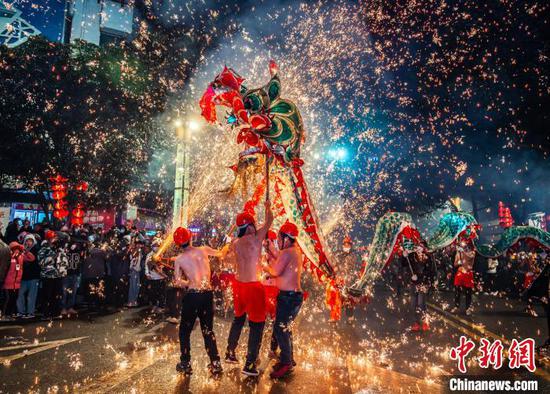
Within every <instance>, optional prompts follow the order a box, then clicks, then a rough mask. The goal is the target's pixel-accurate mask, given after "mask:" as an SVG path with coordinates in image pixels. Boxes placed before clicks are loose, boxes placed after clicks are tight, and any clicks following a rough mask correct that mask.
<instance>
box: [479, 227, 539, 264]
mask: <svg viewBox="0 0 550 394" xmlns="http://www.w3.org/2000/svg"><path fill="white" fill-rule="evenodd" d="M522 240H524V241H526V242H528V243H529V244H530V245H531V246H533V247H536V248H542V249H547V250H548V249H550V233H548V232H546V231H544V230H542V229H540V228H536V227H531V226H512V227H508V228H507V229H505V230H504V231H503V232H502V234H501V236H500V239H499V240H498V242H497V243H496V244H494V245H480V244H478V243H477V242H476V244H475V246H476V249H477V251H478V253H479V254H481V255H482V256H484V257H492V258H496V257H499V256H502V255H503V254H505V253H506V251H508V249H510V248H512V247H513V246H514V245H516V244H517V243H518V242H519V241H522Z"/></svg>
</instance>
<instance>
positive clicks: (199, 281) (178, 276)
mask: <svg viewBox="0 0 550 394" xmlns="http://www.w3.org/2000/svg"><path fill="white" fill-rule="evenodd" d="M219 253H220V252H219V251H217V250H215V249H212V248H210V247H207V246H202V247H194V246H188V247H187V248H186V249H185V250H184V251H183V253H181V254H180V255H179V256H178V257H177V258H176V261H175V263H174V270H175V272H174V275H175V282H176V285H177V286H179V287H188V288H190V289H196V290H210V289H211V285H210V261H209V259H208V256H218V255H219ZM184 276H185V278H186V279H185V278H184Z"/></svg>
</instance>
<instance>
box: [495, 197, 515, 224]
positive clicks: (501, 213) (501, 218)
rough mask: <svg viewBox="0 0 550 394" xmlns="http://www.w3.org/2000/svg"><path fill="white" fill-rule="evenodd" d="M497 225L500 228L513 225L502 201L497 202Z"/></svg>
mask: <svg viewBox="0 0 550 394" xmlns="http://www.w3.org/2000/svg"><path fill="white" fill-rule="evenodd" d="M498 224H499V225H500V227H502V228H509V227H512V226H513V225H514V218H513V217H512V213H511V212H510V208H508V207H506V206H505V205H504V203H503V202H502V201H499V202H498Z"/></svg>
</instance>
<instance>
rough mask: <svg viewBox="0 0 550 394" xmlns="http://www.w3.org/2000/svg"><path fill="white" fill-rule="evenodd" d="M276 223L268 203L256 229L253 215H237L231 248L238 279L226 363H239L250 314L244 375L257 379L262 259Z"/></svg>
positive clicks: (262, 309)
mask: <svg viewBox="0 0 550 394" xmlns="http://www.w3.org/2000/svg"><path fill="white" fill-rule="evenodd" d="M271 223H273V213H272V212H271V204H270V202H269V201H266V202H265V223H264V225H263V226H261V227H259V228H258V229H257V230H256V222H255V220H254V216H252V215H251V214H250V213H248V212H243V213H241V214H239V215H238V216H237V227H238V229H239V231H238V235H237V237H238V238H237V239H236V240H235V241H233V244H232V245H231V249H232V253H233V254H234V257H235V266H236V276H235V281H234V283H233V304H234V312H235V318H234V319H233V323H232V324H231V329H230V330H229V338H228V340H227V352H226V354H225V361H226V362H228V363H238V360H237V357H236V356H235V349H236V348H237V345H238V343H239V337H240V336H241V331H242V329H243V326H244V323H245V320H246V317H247V315H248V324H249V326H250V333H249V335H248V352H247V355H246V362H245V365H244V367H243V370H242V373H243V374H245V375H247V376H258V375H259V372H258V369H257V365H256V360H257V359H258V354H259V353H260V346H261V343H262V335H263V331H264V324H265V314H266V306H265V291H264V287H263V285H262V283H261V282H260V274H261V265H260V257H261V253H262V245H263V242H264V239H265V238H266V236H267V231H268V230H269V227H270V226H271Z"/></svg>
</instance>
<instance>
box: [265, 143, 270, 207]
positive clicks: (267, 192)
mask: <svg viewBox="0 0 550 394" xmlns="http://www.w3.org/2000/svg"><path fill="white" fill-rule="evenodd" d="M265 200H266V201H268V200H269V155H267V154H266V155H265Z"/></svg>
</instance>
